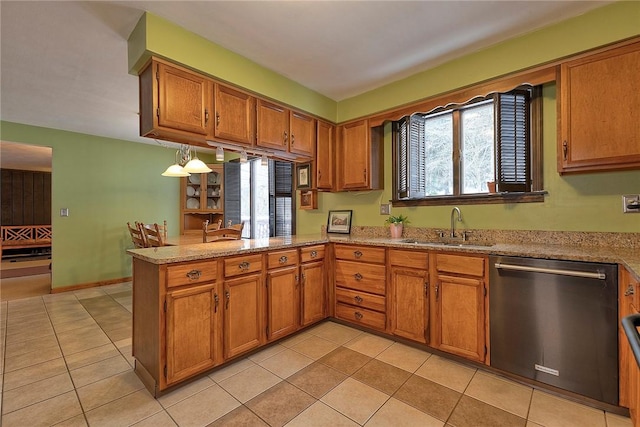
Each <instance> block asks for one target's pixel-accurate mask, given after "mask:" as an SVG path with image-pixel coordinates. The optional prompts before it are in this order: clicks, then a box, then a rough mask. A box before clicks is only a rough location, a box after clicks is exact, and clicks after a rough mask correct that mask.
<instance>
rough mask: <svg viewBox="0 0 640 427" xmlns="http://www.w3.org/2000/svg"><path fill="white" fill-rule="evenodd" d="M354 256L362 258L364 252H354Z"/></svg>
mask: <svg viewBox="0 0 640 427" xmlns="http://www.w3.org/2000/svg"><path fill="white" fill-rule="evenodd" d="M353 256H354V257H356V258H360V257H361V256H362V252H360V251H353Z"/></svg>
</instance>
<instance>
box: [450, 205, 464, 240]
mask: <svg viewBox="0 0 640 427" xmlns="http://www.w3.org/2000/svg"><path fill="white" fill-rule="evenodd" d="M456 212H457V213H458V222H462V214H461V213H460V208H459V207H457V206H456V207H455V208H453V209H451V238H452V239H455V238H456V222H455V219H454V216H455V215H454V214H455V213H456Z"/></svg>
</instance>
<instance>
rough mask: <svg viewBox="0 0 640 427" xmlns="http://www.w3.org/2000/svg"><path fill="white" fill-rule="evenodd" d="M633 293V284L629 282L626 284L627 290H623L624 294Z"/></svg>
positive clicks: (626, 295)
mask: <svg viewBox="0 0 640 427" xmlns="http://www.w3.org/2000/svg"><path fill="white" fill-rule="evenodd" d="M633 294H635V289H634V288H633V284H632V283H629V286H627V290H625V291H624V296H625V297H628V296H630V295H633Z"/></svg>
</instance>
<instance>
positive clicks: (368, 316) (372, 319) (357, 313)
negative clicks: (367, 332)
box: [336, 303, 386, 330]
mask: <svg viewBox="0 0 640 427" xmlns="http://www.w3.org/2000/svg"><path fill="white" fill-rule="evenodd" d="M336 317H337V318H339V319H343V320H347V321H349V322H353V323H360V324H362V325H364V326H368V327H370V328H375V329H380V330H384V328H385V322H386V319H385V315H384V313H379V312H377V311H373V310H367V309H366V308H362V307H354V306H352V305H347V304H342V303H338V304H336Z"/></svg>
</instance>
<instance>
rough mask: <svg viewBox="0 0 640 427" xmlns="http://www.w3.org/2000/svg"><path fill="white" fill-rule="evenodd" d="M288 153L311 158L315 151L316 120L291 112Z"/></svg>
mask: <svg viewBox="0 0 640 427" xmlns="http://www.w3.org/2000/svg"><path fill="white" fill-rule="evenodd" d="M289 119H290V126H291V138H290V140H291V141H290V143H289V151H291V152H292V153H298V154H302V155H303V156H308V157H310V158H313V155H314V154H315V151H316V120H315V119H314V118H313V117H309V116H305V115H304V114H300V113H298V112H295V111H292V112H291V115H290V118H289Z"/></svg>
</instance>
